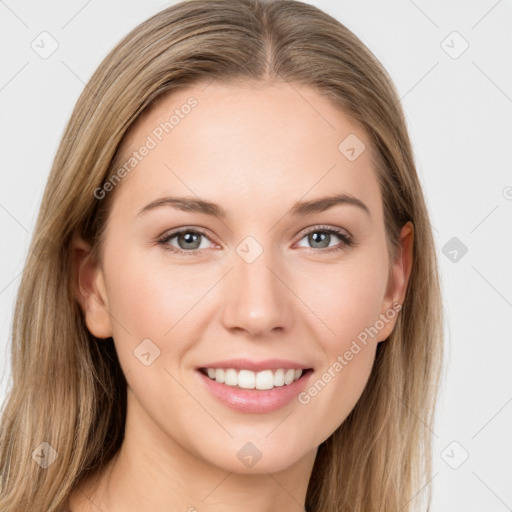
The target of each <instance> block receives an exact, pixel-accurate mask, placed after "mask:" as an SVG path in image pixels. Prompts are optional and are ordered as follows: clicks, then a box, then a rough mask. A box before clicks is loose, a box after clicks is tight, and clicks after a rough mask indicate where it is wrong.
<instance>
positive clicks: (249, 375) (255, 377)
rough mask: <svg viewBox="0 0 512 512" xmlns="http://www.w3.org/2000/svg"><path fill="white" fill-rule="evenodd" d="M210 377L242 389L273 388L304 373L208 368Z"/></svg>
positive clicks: (299, 371)
mask: <svg viewBox="0 0 512 512" xmlns="http://www.w3.org/2000/svg"><path fill="white" fill-rule="evenodd" d="M207 373H208V377H210V379H213V380H216V381H217V382H220V383H221V384H226V385H228V386H233V387H239V388H242V389H261V390H264V389H272V388H274V387H280V386H284V385H287V386H288V385H289V384H291V383H292V382H294V381H296V380H297V379H299V378H300V376H301V375H302V370H293V369H289V370H284V369H279V370H276V371H275V373H274V372H272V370H263V371H261V372H253V371H251V370H235V369H234V368H229V369H227V370H224V369H222V368H207Z"/></svg>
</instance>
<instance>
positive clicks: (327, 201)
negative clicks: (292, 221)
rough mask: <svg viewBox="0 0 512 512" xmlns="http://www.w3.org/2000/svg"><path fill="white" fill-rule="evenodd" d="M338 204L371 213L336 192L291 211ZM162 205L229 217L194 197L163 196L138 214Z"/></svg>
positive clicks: (300, 212) (307, 211)
mask: <svg viewBox="0 0 512 512" xmlns="http://www.w3.org/2000/svg"><path fill="white" fill-rule="evenodd" d="M337 205H350V206H356V207H357V208H359V209H361V210H363V211H364V212H366V214H367V215H369V216H370V215H371V214H370V210H369V209H368V207H367V206H366V205H365V204H364V203H363V202H362V201H361V200H360V199H358V198H357V197H354V196H352V195H350V194H335V195H332V196H328V197H322V198H320V199H314V200H312V201H297V202H296V203H295V204H294V205H293V206H292V207H291V209H290V212H289V213H290V214H291V215H293V216H305V215H309V214H311V213H319V212H323V211H326V210H328V209H329V208H332V207H333V206H337ZM161 206H170V207H173V208H177V209H179V210H183V211H185V212H197V213H204V214H205V215H211V216H213V217H217V218H219V219H224V218H226V217H227V212H226V210H224V208H222V206H220V205H218V204H216V203H212V202H210V201H204V200H202V199H196V198H194V197H162V198H159V199H156V200H154V201H152V202H151V203H149V204H147V205H146V206H144V207H143V208H141V209H140V210H139V212H138V214H137V215H142V214H143V213H146V212H148V211H150V210H154V209H155V208H159V207H161Z"/></svg>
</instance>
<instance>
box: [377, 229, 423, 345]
mask: <svg viewBox="0 0 512 512" xmlns="http://www.w3.org/2000/svg"><path fill="white" fill-rule="evenodd" d="M399 241H400V246H399V247H398V250H397V256H396V260H395V261H394V262H393V263H392V265H391V268H390V274H389V277H388V285H387V289H386V294H385V296H384V300H383V302H382V310H381V316H380V318H381V320H382V321H383V323H384V327H383V329H381V330H380V331H379V335H378V341H379V342H380V341H384V340H386V339H387V338H388V337H389V335H390V334H391V332H392V331H393V328H394V327H395V324H396V319H397V317H398V315H399V314H400V313H399V311H400V309H401V306H402V304H403V302H404V299H405V294H406V292H407V285H408V283H409V277H410V275H411V269H412V263H413V254H414V253H413V242H414V226H413V224H412V222H411V221H409V222H406V223H405V224H404V225H403V226H402V229H401V230H400V237H399Z"/></svg>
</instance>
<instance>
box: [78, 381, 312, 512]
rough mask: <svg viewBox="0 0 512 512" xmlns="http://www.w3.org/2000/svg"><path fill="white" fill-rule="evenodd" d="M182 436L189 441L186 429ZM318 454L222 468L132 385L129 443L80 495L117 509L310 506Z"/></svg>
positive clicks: (190, 511) (188, 511) (227, 511)
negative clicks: (173, 429)
mask: <svg viewBox="0 0 512 512" xmlns="http://www.w3.org/2000/svg"><path fill="white" fill-rule="evenodd" d="M181 439H184V440H185V443H184V444H186V441H187V439H186V434H185V435H182V436H181ZM316 453H317V451H316V450H314V451H313V452H308V453H307V454H306V456H304V457H303V458H301V459H299V460H297V461H295V462H294V463H293V464H292V465H290V466H288V467H286V468H285V469H282V470H279V471H276V472H269V471H260V472H255V471H254V469H253V470H251V471H250V472H245V473H237V472H233V471H230V470H228V469H226V468H222V467H218V466H216V465H215V464H214V463H212V462H211V461H208V460H206V459H205V458H204V457H202V456H201V454H200V453H193V448H190V449H187V446H184V445H180V444H179V443H178V442H177V441H176V440H174V439H172V438H170V436H169V435H168V434H167V433H166V432H164V431H163V430H162V429H161V428H160V427H159V426H158V425H157V424H156V423H155V422H154V421H153V420H152V419H151V418H150V417H148V416H147V414H146V413H145V411H144V410H143V409H142V407H141V406H140V404H139V402H138V401H137V399H136V397H135V396H134V395H133V392H131V390H130V388H128V409H127V418H126V427H125V437H124V440H123V444H122V446H121V448H120V450H119V452H118V453H117V454H116V456H115V457H114V458H113V459H112V460H111V461H110V462H109V464H108V465H107V466H106V467H105V468H104V470H103V471H102V473H101V476H99V478H98V479H97V480H95V482H98V483H97V484H96V483H95V484H94V486H93V485H92V484H88V485H85V486H84V487H83V489H82V490H81V491H79V494H80V495H81V496H80V497H81V500H82V501H83V502H84V503H85V502H86V501H87V502H88V504H89V506H90V505H91V504H92V505H93V506H92V507H91V510H97V509H98V508H99V509H101V510H109V511H112V512H115V511H117V510H123V511H126V512H132V511H133V512H135V511H140V510H151V511H152V512H168V511H169V510H181V511H183V512H213V511H218V510H222V511H223V512H235V511H237V512H238V511H240V510H244V512H273V511H277V510H279V511H281V510H301V509H302V510H304V509H305V500H306V491H307V487H308V483H309V478H310V476H311V471H312V469H313V464H314V461H315V457H316ZM92 489H94V490H93V491H92V492H91V490H92ZM75 496H76V493H75ZM85 496H87V498H85ZM78 503H79V499H78V498H76V499H75V501H74V503H73V501H70V505H71V506H70V510H71V511H72V512H82V510H83V511H84V512H85V511H87V510H88V508H87V507H86V506H84V507H83V508H82V507H81V506H79V505H78ZM95 507H96V508H95Z"/></svg>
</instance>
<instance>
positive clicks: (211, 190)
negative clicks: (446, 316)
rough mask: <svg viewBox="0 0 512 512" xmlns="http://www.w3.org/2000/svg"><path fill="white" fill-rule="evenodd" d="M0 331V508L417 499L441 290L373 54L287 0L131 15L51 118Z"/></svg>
mask: <svg viewBox="0 0 512 512" xmlns="http://www.w3.org/2000/svg"><path fill="white" fill-rule="evenodd" d="M12 354H13V357H12V364H13V368H12V375H13V385H12V390H11V391H10V394H9V396H8V399H7V402H6V404H5V410H4V413H3V416H2V444H1V448H0V473H1V475H2V491H1V494H0V509H1V510H2V511H6V512H11V511H12V512H14V511H17V512H19V511H28V510H30V511H34V510H41V511H45V512H56V511H61V510H72V511H73V512H84V511H88V510H109V511H112V512H115V511H117V510H123V511H132V510H133V511H135V510H152V511H160V510H162V511H163V510H166V511H168V510H188V511H193V510H198V511H210V510H219V509H221V510H244V511H262V510H266V511H268V510H300V509H303V510H308V511H315V512H320V511H322V512H327V511H329V512H330V511H333V512H334V511H343V512H348V511H351V512H354V511H357V512H363V511H364V512H368V511H370V510H380V511H383V512H396V511H397V510H401V511H407V510H415V511H416V510H420V504H421V503H424V502H425V507H426V508H427V507H428V501H429V497H430V496H429V495H428V492H429V491H428V488H426V489H423V491H422V488H423V487H424V485H425V482H427V481H428V480H429V479H430V477H429V475H430V471H431V467H430V465H431V455H430V450H431V444H430V442H431V440H430V430H429V426H430V425H431V424H432V421H433V414H434V407H435V397H436V391H437V386H438V380H439V372H440V367H441V366H440V365H441V354H442V308H441V297H440V291H439V283H438V274H437V267H436V253H435V247H434V242H433V237H432V231H431V226H430V222H429V216H428V212H427V209H426V205H425V201H424V197H423V193H422V190H421V187H420V183H419V180H418V176H417V174H416V170H415V165H414V158H413V154H412V149H411V145H410V141H409V138H408V134H407V128H406V123H405V121H404V116H403V113H402V110H401V107H400V105H399V100H398V97H397V94H396V90H395V89H394V86H393V85H392V83H391V80H390V78H389V76H388V75H387V73H386V72H385V70H384V69H383V68H382V66H381V65H380V63H379V62H378V61H377V60H376V58H375V57H374V56H373V55H372V54H371V53H370V52H369V50H368V49H367V48H366V47H365V46H364V45H363V43H362V42H361V41H360V40H359V39H357V38H356V36H355V35H354V34H352V33H351V32H350V31H349V30H348V29H347V28H346V27H344V26H343V25H341V24H340V23H339V22H337V21H336V20H334V19H333V18H331V17H330V16H328V15H327V14H325V13H323V12H322V11H320V10H319V9H317V8H315V7H313V6H311V5H307V4H304V3H301V2H296V1H289V0H276V1H273V2H265V1H263V0H242V1H238V2H229V1H225V0H213V1H206V0H188V1H185V2H181V3H179V4H176V5H174V6H171V7H169V8H167V9H165V10H163V11H162V12H160V13H158V14H157V15H155V16H153V17H152V18H150V19H148V20H147V21H145V22H144V23H142V24H141V25H139V26H138V27H136V28H135V29H134V30H133V31H132V32H131V33H130V34H128V35H127V36H126V37H125V38H124V39H123V40H122V41H121V42H120V43H119V44H118V45H117V47H116V48H114V50H113V51H112V52H111V53H110V54H109V55H108V56H107V58H106V59H105V60H104V61H103V62H102V64H101V65H100V67H99V68H98V70H97V71H96V72H95V74H94V75H93V77H92V78H91V80H90V81H89V83H88V85H87V86H86V88H85V90H84V92H83V93H82V95H81V97H80V98H79V100H78V102H77V105H76V108H75V110H74V112H73V115H72V117H71V119H70V122H69V125H68V127H67V129H66V132H65V133H64V137H63V139H62V142H61V145H60V147H59V150H58V152H57V155H56V158H55V161H54V165H53V168H52V170H51V173H50V177H49V180H48V184H47V187H46V190H45V194H44V197H43V200H42V204H41V209H40V214H39V217H38V221H37V225H36V228H35V234H34V238H33V240H32V245H31V250H30V253H29V256H28V259H27V262H26V267H25V269H24V273H23V278H22V282H21V285H20V289H19V294H18V299H17V303H16V309H15V318H14V326H13V353H12ZM36 368H37V371H35V369H36ZM426 508H425V509H426Z"/></svg>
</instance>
